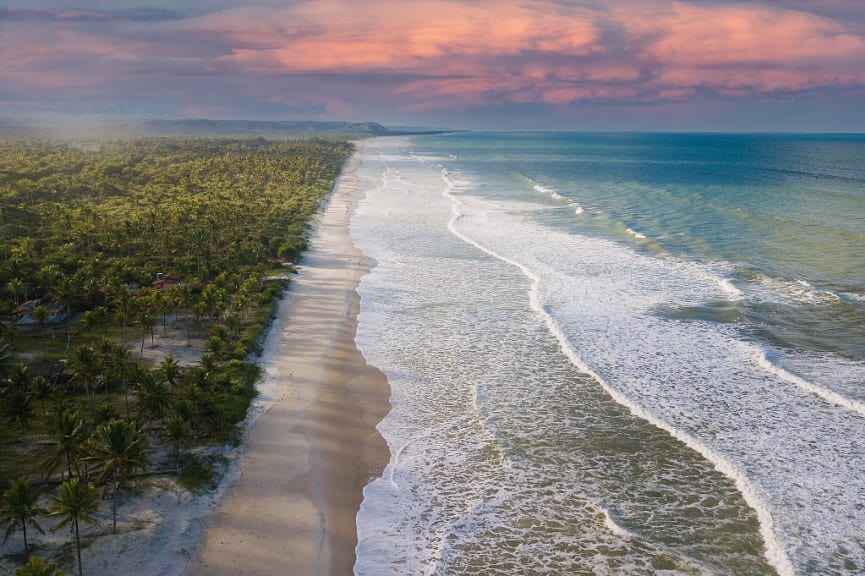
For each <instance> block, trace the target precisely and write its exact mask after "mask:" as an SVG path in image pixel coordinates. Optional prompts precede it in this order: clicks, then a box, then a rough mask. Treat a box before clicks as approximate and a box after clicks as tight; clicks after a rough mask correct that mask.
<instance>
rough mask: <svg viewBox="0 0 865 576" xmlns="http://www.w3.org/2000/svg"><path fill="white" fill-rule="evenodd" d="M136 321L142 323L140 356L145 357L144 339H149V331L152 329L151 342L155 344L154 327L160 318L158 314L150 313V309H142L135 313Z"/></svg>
mask: <svg viewBox="0 0 865 576" xmlns="http://www.w3.org/2000/svg"><path fill="white" fill-rule="evenodd" d="M135 321H136V322H137V323H138V324H140V325H141V352H140V356H141V357H142V358H143V357H144V340H145V339H147V331H148V330H150V343H151V345H152V344H153V327H154V326H156V323H157V322H158V320H157V319H156V316H154V315H153V314H151V313H150V310H148V309H146V308H145V309H142V310H139V311H138V314H136V315H135Z"/></svg>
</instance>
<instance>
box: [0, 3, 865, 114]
mask: <svg viewBox="0 0 865 576" xmlns="http://www.w3.org/2000/svg"><path fill="white" fill-rule="evenodd" d="M791 6H794V7H798V9H796V8H794V7H791ZM807 7H808V3H805V2H800V3H797V4H790V3H778V2H776V3H771V4H765V5H761V4H759V3H750V2H748V3H745V2H743V3H735V2H727V3H724V4H710V3H700V4H695V3H687V2H677V1H669V0H648V1H637V0H622V1H619V2H602V1H601V0H594V1H589V2H584V3H581V4H580V5H579V6H570V5H565V4H564V3H562V2H559V1H556V0H474V1H471V2H469V1H461V0H441V1H439V0H381V1H375V2H367V3H365V4H363V5H360V4H358V3H357V2H354V1H350V0H315V1H307V2H298V3H291V4H289V5H287V6H285V7H280V8H264V7H239V8H232V9H226V10H222V11H217V12H212V13H209V14H206V15H204V16H201V17H197V18H189V19H179V18H178V19H173V20H170V21H169V20H166V21H146V22H145V21H137V22H132V21H114V20H111V21H109V19H106V20H105V22H104V23H102V24H94V22H93V20H94V19H93V18H89V19H87V20H88V21H86V22H78V20H79V19H80V16H81V15H80V13H79V12H73V13H63V12H57V13H56V14H55V16H56V17H55V18H53V19H51V18H44V19H42V20H39V21H36V20H34V21H27V22H21V21H16V22H15V23H14V24H12V25H10V24H8V23H5V24H4V23H3V21H2V20H0V27H2V28H0V84H3V85H4V86H15V89H16V90H18V91H19V92H20V93H22V94H26V93H27V92H28V91H30V92H35V91H44V90H58V91H59V90H66V91H70V90H85V89H91V90H94V91H96V90H100V89H109V88H114V87H117V86H123V85H124V82H127V83H129V84H130V85H135V86H140V85H142V84H145V83H146V81H147V80H148V79H150V78H152V79H153V83H154V84H155V85H160V84H162V85H164V84H170V82H169V81H167V80H166V79H167V78H170V77H171V76H172V75H173V76H175V77H178V78H180V77H182V78H184V79H189V78H194V77H195V76H196V75H200V76H210V77H217V78H225V83H226V84H227V85H229V86H232V87H233V88H234V89H235V90H241V89H239V88H237V87H238V86H244V88H243V89H242V94H243V95H244V96H246V97H249V98H257V99H258V100H260V101H268V95H267V94H264V93H262V94H259V95H256V94H255V86H256V85H257V82H256V81H254V80H255V79H256V78H259V79H261V78H264V77H267V78H282V79H284V81H285V82H290V83H292V85H296V86H298V88H295V89H294V90H295V91H297V92H298V93H303V92H304V89H303V88H302V86H301V84H302V83H303V82H305V80H303V78H305V77H309V76H318V77H325V76H326V77H340V78H346V79H347V80H345V82H344V84H343V85H346V83H350V82H351V81H352V80H351V79H355V80H357V79H365V78H366V79H375V80H377V83H376V86H377V88H375V89H372V88H365V89H364V91H362V93H363V95H364V96H365V97H369V96H370V94H372V93H374V92H375V91H376V90H378V92H377V93H378V94H382V93H384V92H385V91H386V92H387V95H388V97H391V98H393V100H394V101H395V102H398V105H399V106H402V108H403V109H405V110H427V109H439V108H450V107H467V106H477V105H483V104H504V103H541V104H549V105H552V106H562V105H568V104H570V103H573V102H580V101H609V100H612V101H617V102H634V101H640V102H659V101H668V100H682V99H687V98H689V97H692V96H693V95H694V94H696V93H698V92H710V93H714V94H717V95H719V96H729V95H749V94H755V93H756V94H770V93H778V92H780V93H784V92H800V91H807V90H812V89H820V88H838V87H852V88H856V87H861V86H865V59H863V58H862V54H865V34H863V32H862V30H861V28H860V29H857V28H855V27H852V26H850V25H848V24H847V23H845V22H843V21H841V20H838V19H832V18H830V17H828V16H821V15H818V14H816V13H812V12H808V11H807ZM250 79H253V80H252V81H250ZM368 82H370V83H372V80H369V81H368ZM315 86H316V87H318V85H315ZM177 92H178V97H181V96H182V92H181V90H180V88H177ZM359 93H360V92H359ZM349 96H350V95H346V96H340V97H338V98H333V97H332V96H331V97H330V102H329V104H328V106H330V107H331V108H332V109H339V110H344V111H351V110H352V107H351V105H350V104H348V102H349V101H350V97H349ZM303 99H304V100H305V101H308V99H309V95H308V94H305V95H304V96H303ZM186 105H188V106H193V105H201V104H200V102H188V103H186ZM189 110H192V108H190V109H189Z"/></svg>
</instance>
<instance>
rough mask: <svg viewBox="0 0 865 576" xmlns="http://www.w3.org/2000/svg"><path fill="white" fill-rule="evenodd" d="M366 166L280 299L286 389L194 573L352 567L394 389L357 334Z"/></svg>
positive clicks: (345, 180)
mask: <svg viewBox="0 0 865 576" xmlns="http://www.w3.org/2000/svg"><path fill="white" fill-rule="evenodd" d="M358 165H359V160H358V158H357V157H354V158H352V159H351V160H350V161H349V163H348V164H347V165H346V167H345V169H344V170H343V175H342V176H341V177H340V180H339V182H338V183H337V186H336V188H335V191H334V193H333V194H332V196H331V199H330V202H329V204H328V206H327V208H326V209H325V210H324V212H323V213H322V215H321V216H320V219H319V221H318V223H317V232H316V235H315V236H314V238H313V241H312V245H311V249H310V250H309V251H308V252H307V254H306V256H305V258H304V262H303V266H302V272H301V275H300V277H299V278H298V279H297V280H296V283H294V284H293V285H292V288H291V290H290V291H289V298H290V302H289V305H287V306H283V307H281V312H280V323H279V325H280V326H281V327H282V335H281V337H280V338H279V342H278V345H277V346H278V348H277V350H276V351H275V352H276V353H275V358H276V360H275V362H276V363H277V367H278V372H279V374H280V376H279V378H280V380H281V381H282V385H283V386H284V397H283V398H282V399H281V400H279V401H278V402H277V403H275V404H274V405H273V406H272V407H271V408H270V410H268V411H267V412H266V413H265V414H263V415H261V416H260V417H259V418H258V420H257V422H256V423H255V425H254V426H253V427H252V428H251V430H250V431H249V434H248V439H247V442H248V447H247V448H246V450H245V452H244V454H243V456H242V458H241V462H240V466H241V477H240V479H239V480H238V481H237V482H236V483H235V484H234V485H233V486H232V487H231V488H229V490H228V491H227V492H226V494H225V496H224V498H223V499H222V501H221V502H220V504H219V506H218V508H217V509H216V510H215V511H214V513H213V514H212V515H211V516H210V517H209V518H208V519H207V523H206V529H205V536H204V541H203V543H202V547H201V550H200V552H199V554H198V555H197V556H196V557H195V558H194V559H193V560H192V561H191V562H190V564H189V567H188V569H187V571H186V574H187V575H189V576H204V575H217V576H218V575H228V574H232V575H233V574H244V575H258V574H274V575H276V574H279V575H284V574H297V575H304V576H311V575H316V574H317V575H325V574H334V575H336V574H339V575H344V574H351V573H352V568H353V566H354V549H355V545H356V543H357V533H356V523H355V518H356V515H357V511H358V508H359V506H360V502H361V499H362V496H363V494H362V489H363V487H364V485H366V484H367V483H368V482H369V480H370V479H371V478H374V477H377V476H378V475H379V474H380V473H381V470H382V469H383V468H384V466H385V464H387V461H388V458H389V453H388V450H387V446H386V444H385V442H384V441H383V440H382V438H381V436H379V434H378V432H377V431H376V430H375V425H376V424H377V423H378V422H379V421H380V420H381V418H382V417H383V416H384V415H385V414H386V412H387V410H388V409H389V402H388V397H389V388H388V386H387V382H386V380H385V378H384V376H383V375H382V374H381V373H380V372H379V371H378V370H376V369H375V368H372V367H370V366H368V365H367V364H366V362H365V360H364V358H363V356H362V355H361V354H360V352H359V351H358V350H357V348H356V346H355V343H354V336H355V332H356V315H357V312H358V306H359V299H358V296H357V293H356V291H355V289H356V287H357V284H358V282H359V280H360V278H361V276H362V275H363V274H364V273H365V271H366V270H367V268H366V264H365V258H364V256H363V254H362V253H361V252H359V251H358V250H357V248H356V247H355V246H354V244H353V242H352V240H351V237H350V235H349V230H348V223H349V218H350V215H351V195H352V193H353V192H354V191H355V190H356V189H357V186H358V180H357V177H356V175H355V172H356V170H357V167H358Z"/></svg>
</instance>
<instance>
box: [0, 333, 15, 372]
mask: <svg viewBox="0 0 865 576" xmlns="http://www.w3.org/2000/svg"><path fill="white" fill-rule="evenodd" d="M13 358H14V351H13V350H12V341H11V340H10V339H9V338H7V337H6V335H0V377H3V376H4V375H5V374H6V372H7V370H8V369H9V365H10V364H11V363H12V360H13Z"/></svg>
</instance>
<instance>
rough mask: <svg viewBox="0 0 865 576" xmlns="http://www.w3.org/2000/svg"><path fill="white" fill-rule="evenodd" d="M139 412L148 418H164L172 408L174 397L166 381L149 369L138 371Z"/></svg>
mask: <svg viewBox="0 0 865 576" xmlns="http://www.w3.org/2000/svg"><path fill="white" fill-rule="evenodd" d="M137 390H138V394H137V395H138V404H137V408H138V412H139V414H141V416H142V417H144V418H147V419H148V420H162V419H163V418H164V417H165V414H166V413H167V412H168V409H169V408H171V405H172V403H173V398H172V397H171V390H170V389H169V388H168V386H166V384H165V382H163V381H162V380H159V379H157V378H156V377H155V376H154V374H153V372H150V371H149V370H146V369H145V370H140V371H138V381H137Z"/></svg>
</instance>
